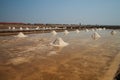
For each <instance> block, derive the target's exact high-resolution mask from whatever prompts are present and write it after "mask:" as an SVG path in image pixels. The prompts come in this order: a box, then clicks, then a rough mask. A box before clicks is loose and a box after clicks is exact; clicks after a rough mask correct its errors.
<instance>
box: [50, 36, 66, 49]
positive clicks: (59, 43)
mask: <svg viewBox="0 0 120 80" xmlns="http://www.w3.org/2000/svg"><path fill="white" fill-rule="evenodd" d="M50 44H51V45H52V46H56V47H64V46H67V45H68V43H66V42H64V41H63V40H62V38H60V37H59V38H57V39H55V40H54V41H53V42H52V43H50Z"/></svg>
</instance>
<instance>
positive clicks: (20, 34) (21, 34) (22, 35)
mask: <svg viewBox="0 0 120 80" xmlns="http://www.w3.org/2000/svg"><path fill="white" fill-rule="evenodd" d="M16 37H27V36H26V35H24V34H23V33H22V32H20V33H19V34H18V35H17V36H16Z"/></svg>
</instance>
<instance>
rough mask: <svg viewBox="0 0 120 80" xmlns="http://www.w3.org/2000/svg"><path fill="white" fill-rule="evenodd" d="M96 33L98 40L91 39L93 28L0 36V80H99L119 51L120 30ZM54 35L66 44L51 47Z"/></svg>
mask: <svg viewBox="0 0 120 80" xmlns="http://www.w3.org/2000/svg"><path fill="white" fill-rule="evenodd" d="M97 32H98V33H99V34H100V35H101V38H99V39H98V40H94V39H92V38H91V35H92V34H93V31H89V32H85V31H80V32H79V33H76V32H75V31H71V32H70V33H69V34H68V35H64V33H63V32H59V33H58V34H57V35H56V36H53V35H52V34H51V33H44V34H29V35H28V37H26V38H16V37H14V36H1V37H0V44H1V45H0V80H102V79H101V78H102V77H103V76H104V74H105V72H106V71H107V70H108V69H109V66H110V64H111V62H112V61H113V60H114V58H115V56H116V55H117V54H118V53H119V52H120V32H119V30H116V32H117V34H115V35H111V34H110V32H111V30H101V31H97ZM57 37H61V38H62V39H63V40H64V41H65V42H67V43H69V45H68V46H65V47H62V48H61V47H53V46H51V45H50V43H51V42H52V41H53V40H55V39H56V38H57Z"/></svg>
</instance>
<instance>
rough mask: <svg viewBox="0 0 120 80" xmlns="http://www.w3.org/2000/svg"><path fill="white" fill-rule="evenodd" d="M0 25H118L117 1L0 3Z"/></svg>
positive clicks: (8, 0)
mask: <svg viewBox="0 0 120 80" xmlns="http://www.w3.org/2000/svg"><path fill="white" fill-rule="evenodd" d="M0 22H27V23H69V24H73V23H75V24H79V23H80V22H81V23H82V24H103V25H120V0H0Z"/></svg>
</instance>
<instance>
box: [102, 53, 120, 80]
mask: <svg viewBox="0 0 120 80" xmlns="http://www.w3.org/2000/svg"><path fill="white" fill-rule="evenodd" d="M119 64H120V52H119V53H118V55H117V56H116V57H115V59H114V60H113V62H112V63H111V66H110V67H109V70H108V71H107V72H106V73H105V75H104V77H103V79H101V80H113V78H114V77H115V73H116V72H117V70H118V68H119Z"/></svg>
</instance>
